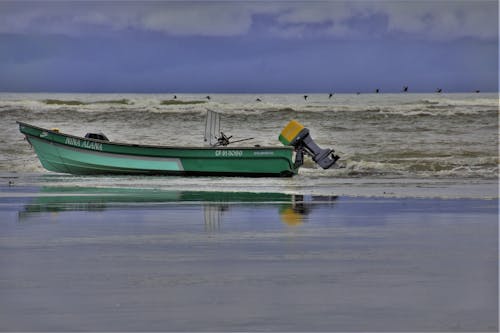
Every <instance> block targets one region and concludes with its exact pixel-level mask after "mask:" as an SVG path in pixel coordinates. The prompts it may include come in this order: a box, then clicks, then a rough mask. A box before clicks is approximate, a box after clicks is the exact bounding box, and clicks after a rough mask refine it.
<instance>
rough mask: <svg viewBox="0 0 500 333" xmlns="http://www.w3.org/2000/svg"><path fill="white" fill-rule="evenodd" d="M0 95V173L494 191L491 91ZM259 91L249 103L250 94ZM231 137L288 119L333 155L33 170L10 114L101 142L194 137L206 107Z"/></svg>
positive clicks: (242, 186)
mask: <svg viewBox="0 0 500 333" xmlns="http://www.w3.org/2000/svg"><path fill="white" fill-rule="evenodd" d="M206 96H207V94H177V95H176V99H175V100H174V94H48V93H47V94H46V93H37V94H17V93H16V94H14V93H1V94H0V124H1V129H2V130H1V131H0V142H1V143H2V144H1V145H0V173H2V175H3V176H2V177H3V178H4V179H7V178H9V179H10V178H14V179H17V182H19V183H23V184H28V185H33V184H34V185H37V184H40V183H42V184H44V185H47V184H52V183H55V184H56V185H65V184H67V185H71V186H96V185H97V186H106V187H113V186H118V187H120V186H128V187H141V188H161V189H169V190H172V189H174V190H175V189H182V190H186V189H187V190H190V189H196V190H200V189H201V190H203V189H210V190H221V191H225V190H229V191H241V190H245V191H256V192H266V191H267V192H269V191H271V192H287V193H288V192H290V193H309V194H320V195H339V194H340V195H342V194H348V195H391V194H394V195H412V196H438V197H442V196H444V197H450V196H451V197H456V196H458V197H461V196H465V197H497V196H498V193H497V188H496V185H495V184H496V180H497V175H498V114H499V96H498V94H496V93H478V94H477V93H471V94H413V93H412V94H403V93H399V94H360V95H356V94H335V95H333V97H332V98H329V97H328V94H309V95H308V98H307V99H304V97H303V95H301V94H211V95H210V99H207V98H206ZM257 98H259V99H260V100H261V101H257ZM207 109H210V110H214V111H217V112H220V113H221V114H222V116H221V118H222V120H221V130H223V131H224V132H225V133H226V134H228V135H233V139H234V140H237V139H244V138H249V137H253V138H254V139H252V140H250V141H245V142H242V143H239V144H238V143H235V144H234V145H235V146H237V145H242V146H243V145H255V144H260V145H266V146H280V145H281V143H280V142H279V141H278V135H279V133H280V132H281V129H282V128H283V127H284V126H285V125H286V124H287V123H288V121H289V120H291V119H296V120H298V121H299V122H300V123H302V124H303V125H304V126H306V127H307V128H309V129H310V130H311V135H312V137H313V138H314V139H315V140H316V142H317V143H318V144H319V145H320V146H321V147H329V148H333V149H335V151H336V153H337V154H338V155H340V157H341V159H340V160H339V161H338V162H337V165H336V166H335V167H334V168H332V169H329V170H322V169H321V168H319V167H318V166H316V165H315V163H314V162H313V161H312V160H310V159H306V163H305V164H304V166H303V167H302V168H301V170H300V173H299V175H298V176H297V177H294V178H293V179H244V178H213V177H212V178H185V177H75V176H68V175H57V174H54V173H50V172H47V171H45V170H44V169H43V168H42V167H41V165H40V163H39V162H38V159H37V158H36V156H35V154H34V152H33V150H32V149H31V147H30V146H29V144H28V143H27V142H26V141H25V140H24V137H23V136H22V135H21V134H20V133H19V131H18V126H17V125H16V123H15V122H16V121H24V122H28V123H31V124H34V125H38V126H41V127H48V128H52V127H58V128H60V130H61V131H62V132H65V133H71V134H75V135H84V134H85V133H86V132H89V131H92V130H99V131H102V132H104V133H105V134H106V135H107V136H108V138H110V139H111V140H112V141H119V142H129V143H143V144H160V145H174V146H176V145H178V146H201V145H203V133H204V124H205V113H206V110H207Z"/></svg>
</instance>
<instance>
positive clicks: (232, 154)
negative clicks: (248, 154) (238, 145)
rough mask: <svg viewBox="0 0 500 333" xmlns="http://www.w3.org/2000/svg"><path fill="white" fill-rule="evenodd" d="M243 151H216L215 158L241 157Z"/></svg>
mask: <svg viewBox="0 0 500 333" xmlns="http://www.w3.org/2000/svg"><path fill="white" fill-rule="evenodd" d="M241 156H243V150H222V149H221V150H216V151H215V157H241Z"/></svg>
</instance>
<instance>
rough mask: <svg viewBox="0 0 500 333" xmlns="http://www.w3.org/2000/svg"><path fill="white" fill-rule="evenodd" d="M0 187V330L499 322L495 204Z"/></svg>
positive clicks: (465, 327)
mask: <svg viewBox="0 0 500 333" xmlns="http://www.w3.org/2000/svg"><path fill="white" fill-rule="evenodd" d="M0 192H1V193H2V195H1V196H0V211H1V215H2V222H1V223H0V251H1V252H2V256H1V257H0V268H1V269H0V330H4V331H15V330H21V331H47V330H48V331H70V330H90V331H113V330H115V331H116V330H118V331H131V330H132V331H155V330H161V331H182V330H188V331H261V330H271V331H361V330H367V331H376V330H384V331H497V329H498V223H497V221H498V220H497V219H498V217H497V212H498V201H497V200H483V199H415V198H369V197H365V198H356V197H346V196H296V195H288V194H283V193H267V194H260V195H259V194H255V193H244V192H239V193H230V194H228V193H222V194H221V193H217V192H211V193H208V194H207V193H206V192H186V191H184V192H178V191H140V190H137V189H133V190H131V191H127V190H123V189H122V190H120V189H118V190H117V189H112V190H109V189H108V190H107V191H105V190H102V189H101V190H99V191H96V190H95V189H88V188H84V189H82V188H79V189H77V188H72V189H66V190H62V189H61V188H53V187H44V188H42V189H40V188H34V187H22V186H11V187H2V188H1V189H0ZM26 193H32V194H31V195H26ZM36 193H38V194H36ZM35 194H36V195H35Z"/></svg>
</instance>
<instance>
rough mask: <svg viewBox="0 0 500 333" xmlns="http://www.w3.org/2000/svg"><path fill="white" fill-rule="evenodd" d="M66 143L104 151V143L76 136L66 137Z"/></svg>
mask: <svg viewBox="0 0 500 333" xmlns="http://www.w3.org/2000/svg"><path fill="white" fill-rule="evenodd" d="M65 143H66V144H67V145H70V146H75V147H80V148H85V149H92V150H99V151H102V143H99V142H92V141H86V140H80V139H76V138H66V141H65Z"/></svg>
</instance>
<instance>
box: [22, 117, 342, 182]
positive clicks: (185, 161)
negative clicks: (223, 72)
mask: <svg viewBox="0 0 500 333" xmlns="http://www.w3.org/2000/svg"><path fill="white" fill-rule="evenodd" d="M208 118H209V120H207V126H206V131H205V140H206V141H207V144H208V146H206V147H171V146H156V145H141V144H129V143H119V142H112V141H109V140H108V139H107V137H106V136H105V135H103V134H102V133H87V135H85V137H80V136H75V135H70V134H66V133H62V132H61V131H59V130H58V129H56V128H53V129H46V128H41V127H37V126H33V125H30V124H27V123H24V122H18V124H19V130H20V131H21V133H22V134H24V135H25V136H26V139H27V141H28V142H29V143H30V144H31V146H32V147H33V149H34V150H35V152H36V154H37V156H38V158H39V160H40V162H41V164H42V166H43V167H44V168H45V169H47V170H49V171H54V172H60V173H69V174H76V175H97V174H127V175H130V174H138V175H193V176H202V175H203V176H246V177H291V176H293V175H295V174H297V172H298V170H299V168H300V166H301V165H302V162H303V155H304V153H305V154H308V155H311V156H312V157H313V159H314V160H315V161H316V162H318V161H317V158H315V157H314V156H315V155H312V154H314V152H313V153H312V154H311V151H310V149H308V148H310V147H306V146H304V142H305V141H306V140H302V139H300V138H299V139H295V141H294V140H293V139H294V138H292V137H291V136H293V135H295V134H297V133H294V131H296V130H297V125H294V126H292V127H293V128H292V131H291V130H290V128H289V127H290V126H287V127H288V131H286V129H287V128H285V130H283V132H282V133H281V135H280V140H281V141H282V142H286V144H287V146H285V147H260V146H253V147H229V144H231V143H234V142H236V141H233V142H231V141H230V138H231V137H227V136H226V135H224V133H223V132H219V130H220V125H219V124H218V122H219V118H218V116H216V115H211V116H210V117H207V119H208ZM214 124H215V125H214ZM214 130H216V131H217V132H219V133H220V136H219V137H216V136H214V135H213V132H214ZM305 130H306V131H307V129H305ZM301 132H304V131H301ZM285 137H287V138H288V139H284V138H285ZM212 138H215V139H216V140H215V142H212ZM307 138H310V136H308V135H307ZM244 140H247V139H244ZM238 141H243V140H238ZM294 144H295V145H294ZM316 147H317V146H316ZM313 148H314V147H313ZM318 148H319V147H318ZM320 153H322V154H323V155H325V156H323V157H321V163H319V162H318V163H319V164H320V165H321V166H322V167H324V168H325V166H327V167H330V166H331V165H333V164H334V163H335V161H336V159H337V158H338V157H337V156H335V155H333V150H329V149H324V150H321V152H320ZM320 153H318V154H320ZM323 160H324V161H323ZM323 162H324V163H323ZM322 164H323V165H322Z"/></svg>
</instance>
